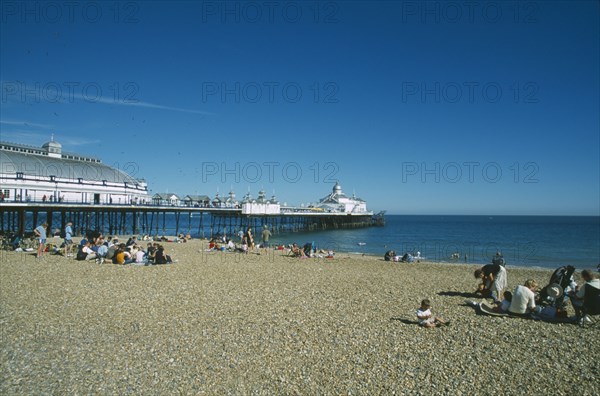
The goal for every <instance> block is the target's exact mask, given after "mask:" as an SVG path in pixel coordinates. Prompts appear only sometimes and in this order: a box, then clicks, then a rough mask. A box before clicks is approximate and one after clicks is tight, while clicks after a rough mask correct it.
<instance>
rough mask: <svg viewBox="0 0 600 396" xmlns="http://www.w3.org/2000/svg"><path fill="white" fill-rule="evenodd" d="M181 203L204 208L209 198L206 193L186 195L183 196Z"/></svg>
mask: <svg viewBox="0 0 600 396" xmlns="http://www.w3.org/2000/svg"><path fill="white" fill-rule="evenodd" d="M183 204H184V205H185V206H194V207H201V208H205V207H208V206H209V205H210V198H209V197H208V195H186V196H185V197H183Z"/></svg>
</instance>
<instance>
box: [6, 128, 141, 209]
mask: <svg viewBox="0 0 600 396" xmlns="http://www.w3.org/2000/svg"><path fill="white" fill-rule="evenodd" d="M0 184H1V187H0V192H1V195H2V198H3V199H4V201H11V202H57V203H58V202H65V203H89V204H109V203H114V204H119V203H120V204H145V203H148V202H149V201H150V197H149V195H148V186H147V184H146V182H145V181H144V180H143V179H136V178H134V177H132V176H131V175H128V174H127V173H125V172H123V171H121V170H119V169H117V168H113V167H111V166H108V165H105V164H103V163H102V161H101V160H100V159H98V158H94V157H91V156H86V155H82V154H76V153H70V152H65V151H63V150H62V145H61V144H60V143H58V142H55V141H54V139H51V140H50V141H49V142H47V143H45V144H44V145H42V147H41V148H40V147H34V146H28V145H24V144H16V143H9V142H0Z"/></svg>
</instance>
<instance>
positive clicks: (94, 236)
mask: <svg viewBox="0 0 600 396" xmlns="http://www.w3.org/2000/svg"><path fill="white" fill-rule="evenodd" d="M85 237H86V240H87V241H89V242H90V243H91V244H92V245H95V244H96V242H97V241H98V238H100V237H102V233H101V232H100V231H98V230H87V231H86V232H85Z"/></svg>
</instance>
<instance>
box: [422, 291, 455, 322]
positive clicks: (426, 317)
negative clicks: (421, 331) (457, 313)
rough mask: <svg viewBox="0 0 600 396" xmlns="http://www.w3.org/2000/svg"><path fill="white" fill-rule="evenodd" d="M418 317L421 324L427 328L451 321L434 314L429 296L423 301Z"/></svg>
mask: <svg viewBox="0 0 600 396" xmlns="http://www.w3.org/2000/svg"><path fill="white" fill-rule="evenodd" d="M417 319H418V320H419V326H422V327H427V328H432V327H438V326H444V325H446V326H447V325H449V324H450V321H446V320H444V319H443V318H441V317H439V316H433V313H432V312H431V302H430V301H429V299H427V298H426V299H424V300H423V301H421V306H420V307H419V309H417Z"/></svg>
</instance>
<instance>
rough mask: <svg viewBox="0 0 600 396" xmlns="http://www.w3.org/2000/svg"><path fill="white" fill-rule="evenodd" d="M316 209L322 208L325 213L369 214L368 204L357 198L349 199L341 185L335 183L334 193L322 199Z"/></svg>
mask: <svg viewBox="0 0 600 396" xmlns="http://www.w3.org/2000/svg"><path fill="white" fill-rule="evenodd" d="M315 207H316V208H320V209H322V210H323V211H325V212H344V213H352V214H356V213H367V212H368V211H367V203H366V202H365V201H364V200H362V199H360V198H357V197H355V196H354V195H353V196H352V198H348V197H347V196H346V194H344V192H343V191H342V186H340V184H339V183H337V182H336V183H335V186H333V191H332V192H331V194H329V195H328V196H326V197H324V198H321V199H320V200H319V203H318V204H317V205H315Z"/></svg>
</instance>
